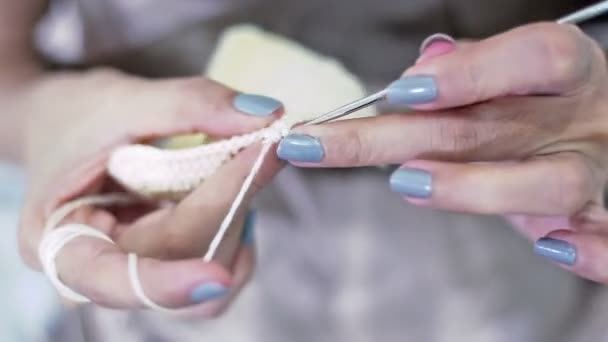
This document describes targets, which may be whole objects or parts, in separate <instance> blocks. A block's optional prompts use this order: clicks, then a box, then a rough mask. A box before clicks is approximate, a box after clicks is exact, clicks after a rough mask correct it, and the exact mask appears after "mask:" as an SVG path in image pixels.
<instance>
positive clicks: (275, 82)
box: [155, 24, 375, 149]
mask: <svg viewBox="0 0 608 342" xmlns="http://www.w3.org/2000/svg"><path fill="white" fill-rule="evenodd" d="M205 75H206V76H207V77H209V78H210V79H213V80H215V81H218V82H220V83H223V84H225V85H227V86H229V87H231V88H233V89H236V90H238V91H240V92H244V93H250V94H260V95H265V96H270V97H273V98H276V99H278V100H280V101H281V102H283V104H284V105H285V110H286V114H287V116H288V118H289V120H290V122H291V123H296V122H301V121H305V120H308V119H312V118H314V117H315V116H317V115H319V114H322V113H324V112H327V111H329V110H332V109H334V108H337V107H340V106H341V105H343V104H344V103H349V102H351V101H353V100H356V99H359V98H361V97H364V96H365V95H366V90H365V88H364V87H363V85H362V84H361V82H360V81H359V80H358V79H357V78H356V77H355V76H353V75H352V74H351V73H350V72H348V71H347V70H346V69H345V68H344V66H342V65H341V64H340V63H339V62H337V61H336V60H334V59H331V58H328V57H325V56H322V55H320V54H318V53H316V52H314V51H311V50H310V49H307V48H305V47H304V46H302V45H300V44H298V43H296V42H294V41H291V40H288V39H286V38H283V37H281V36H278V35H276V34H273V33H269V32H266V31H263V30H261V29H260V28H258V27H256V26H253V25H248V24H243V25H237V26H234V27H232V28H229V29H227V30H226V31H225V32H224V33H223V34H222V36H221V37H220V39H219V42H218V46H217V48H216V50H215V52H214V54H213V56H212V58H211V60H210V62H209V63H208V65H207V68H206V72H205ZM372 115H375V111H374V110H373V109H372V108H367V109H365V110H361V111H359V112H357V113H355V114H353V115H350V116H349V118H351V119H352V118H357V117H366V116H372ZM208 141H209V140H208V139H206V138H205V135H204V134H194V135H183V136H177V137H173V138H168V139H162V142H161V143H160V144H157V143H155V145H156V146H158V147H163V148H170V149H175V148H186V147H192V146H197V145H200V144H203V143H206V142H208Z"/></svg>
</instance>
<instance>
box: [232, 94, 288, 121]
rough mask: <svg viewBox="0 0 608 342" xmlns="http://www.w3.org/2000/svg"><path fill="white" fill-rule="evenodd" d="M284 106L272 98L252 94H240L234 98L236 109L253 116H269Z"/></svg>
mask: <svg viewBox="0 0 608 342" xmlns="http://www.w3.org/2000/svg"><path fill="white" fill-rule="evenodd" d="M282 106H283V104H282V103H281V102H279V101H277V100H275V99H273V98H271V97H268V96H262V95H252V94H239V95H237V96H236V97H235V98H234V108H236V109H237V110H238V111H240V112H243V113H245V114H249V115H253V116H268V115H270V114H272V113H274V112H275V111H277V110H278V109H279V108H281V107H282Z"/></svg>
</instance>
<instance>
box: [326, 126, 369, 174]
mask: <svg viewBox="0 0 608 342" xmlns="http://www.w3.org/2000/svg"><path fill="white" fill-rule="evenodd" d="M325 145H326V146H330V147H331V151H330V152H331V153H332V154H333V155H335V156H339V159H340V161H341V162H340V164H341V165H337V166H342V165H344V166H360V165H365V164H366V163H367V162H368V161H369V160H371V157H370V153H369V149H368V148H367V147H366V144H364V143H363V139H362V137H361V135H360V134H359V132H357V131H355V130H348V131H346V132H345V133H344V134H343V135H340V136H335V137H328V138H327V139H326V144H325ZM326 152H327V151H326Z"/></svg>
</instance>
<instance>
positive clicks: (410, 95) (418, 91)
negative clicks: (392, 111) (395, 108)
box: [386, 76, 437, 105]
mask: <svg viewBox="0 0 608 342" xmlns="http://www.w3.org/2000/svg"><path fill="white" fill-rule="evenodd" d="M436 98H437V85H436V84H435V79H434V78H433V77H431V76H405V77H403V78H401V79H399V80H397V81H395V82H393V83H391V84H390V85H389V86H388V93H387V95H386V99H387V101H388V103H389V104H392V105H414V104H422V103H428V102H432V101H434V100H435V99H436Z"/></svg>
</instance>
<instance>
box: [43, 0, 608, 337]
mask: <svg viewBox="0 0 608 342" xmlns="http://www.w3.org/2000/svg"><path fill="white" fill-rule="evenodd" d="M586 4H587V2H586V1H555V0H537V1H525V0H508V1H499V0H491V1H488V0H461V1H458V0H424V1H422V0H411V1H404V0H382V1H375V0H333V1H326V0H307V1H296V0H293V1H291V0H289V1H288V0H284V1H278V0H276V1H273V0H243V1H237V0H230V1H226V0H207V1H205V0H200V1H197V0H178V1H171V2H167V1H161V0H141V1H120V0H103V1H101V0H78V1H77V0H62V1H58V2H55V5H54V6H53V7H52V8H51V11H50V12H49V16H48V17H47V18H46V20H44V21H43V22H42V24H41V30H40V31H39V41H41V42H44V41H45V39H44V37H45V34H55V36H53V37H55V38H56V39H55V40H48V41H47V43H48V44H41V50H42V51H43V52H44V53H45V54H46V55H47V56H49V57H50V58H56V59H57V60H60V61H63V62H69V63H84V64H87V63H90V64H93V63H101V64H109V65H114V66H116V67H120V68H122V69H125V70H128V71H131V72H134V73H139V74H142V75H147V76H151V77H166V76H180V75H196V74H200V72H201V70H202V66H203V65H204V62H205V60H206V59H207V58H208V57H209V55H210V53H211V52H212V51H213V47H214V43H215V41H216V39H217V37H218V35H219V34H220V32H221V31H222V29H223V28H225V27H227V26H229V25H232V24H236V23H243V22H249V23H254V24H257V25H260V26H262V27H264V28H266V29H268V30H271V31H274V32H277V33H280V34H283V35H285V36H287V37H290V38H292V39H295V40H297V41H300V42H302V43H303V44H305V45H307V46H309V47H311V48H313V49H315V50H317V51H319V52H321V53H324V54H327V55H330V56H333V57H336V58H338V59H340V60H341V61H342V62H343V63H344V64H345V65H346V66H347V67H348V68H349V69H350V70H352V71H353V72H354V73H356V74H357V75H359V76H360V77H362V79H364V80H365V82H366V84H367V85H368V87H369V88H370V90H371V89H375V88H378V87H381V86H383V85H384V84H386V83H388V82H390V81H391V80H393V79H395V78H397V77H398V76H399V75H400V74H401V72H402V71H403V70H404V69H405V67H406V66H408V65H410V64H412V63H413V62H414V60H415V59H416V58H417V53H418V47H419V44H420V42H421V41H422V40H423V39H424V38H425V37H426V36H428V35H430V34H432V33H435V32H445V33H449V34H452V35H454V36H455V37H457V38H473V39H475V38H482V37H486V36H489V35H492V34H494V33H497V32H500V31H503V30H506V29H509V28H511V27H514V26H517V25H520V24H523V23H526V22H532V21H539V20H553V19H555V18H557V17H559V16H560V15H562V14H565V13H567V12H569V11H572V10H574V9H576V8H578V7H582V6H584V5H586ZM61 25H63V26H61ZM62 27H63V29H61V28H62ZM62 30H63V31H62ZM596 31H597V32H599V33H602V31H601V30H596ZM61 44H71V45H70V46H71V49H70V50H63V51H64V52H65V51H68V52H70V53H68V54H64V55H62V54H61V51H62V50H61V49H58V47H60V46H62V45H61ZM311 101H314V99H311ZM388 177H389V169H388V168H384V169H382V168H363V169H356V170H354V169H353V170H340V171H337V170H299V169H296V168H293V167H288V168H287V169H286V170H284V171H283V172H282V173H281V174H280V175H279V176H278V177H277V178H276V180H275V181H274V182H273V184H272V185H271V186H269V187H268V188H267V189H265V191H263V193H262V194H261V195H260V196H258V198H257V201H256V207H257V208H258V211H259V214H258V222H257V224H256V227H257V230H256V236H257V251H258V266H257V270H256V275H255V277H254V280H253V282H252V283H251V284H250V285H249V286H248V287H247V288H246V289H245V290H244V292H243V293H242V295H241V296H240V297H239V299H238V300H237V301H236V303H235V304H234V306H233V307H232V308H231V310H230V311H228V312H227V313H226V314H225V315H224V316H223V317H222V318H220V319H218V320H215V321H210V322H191V321H188V322H186V321H177V320H174V319H172V318H169V317H166V316H163V315H159V314H156V313H152V312H119V311H112V310H104V309H100V308H96V307H86V308H79V309H77V310H74V311H67V312H65V313H64V319H63V320H61V323H60V324H59V325H57V327H56V328H55V329H54V330H53V334H52V336H50V339H51V340H54V341H66V342H72V341H74V342H76V341H95V342H106V341H119V340H120V341H124V342H129V341H185V342H187V341H243V342H245V341H252V342H253V341H265V342H269V341H349V342H357V341H388V342H390V341H431V342H433V341H435V342H443V341H484V342H486V341H490V342H491V341H496V342H498V341H535V342H542V341H551V342H557V341H581V342H582V341H600V340H602V338H605V336H607V334H608V328H606V324H605V320H603V319H602V317H607V315H608V291H607V290H606V289H604V288H602V287H598V286H596V285H593V284H590V283H588V282H585V281H583V280H581V279H579V278H577V277H575V276H573V275H571V274H569V273H567V272H566V271H563V270H561V269H560V268H558V267H556V266H555V265H552V264H550V263H549V262H548V261H546V260H543V259H540V258H539V257H536V256H534V255H533V253H532V245H531V244H530V242H529V241H526V240H525V239H524V238H522V237H521V236H519V235H517V234H516V233H515V232H514V231H513V230H512V229H510V227H509V226H508V225H507V224H506V223H505V222H504V221H503V220H502V219H500V218H497V217H479V216H474V215H464V214H455V213H446V212H441V211H436V210H429V209H421V208H417V207H413V206H410V205H406V204H404V203H403V201H402V200H401V199H400V198H399V196H397V195H396V194H394V193H392V192H391V191H390V189H389V186H388ZM470 191H475V189H471V190H470Z"/></svg>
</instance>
